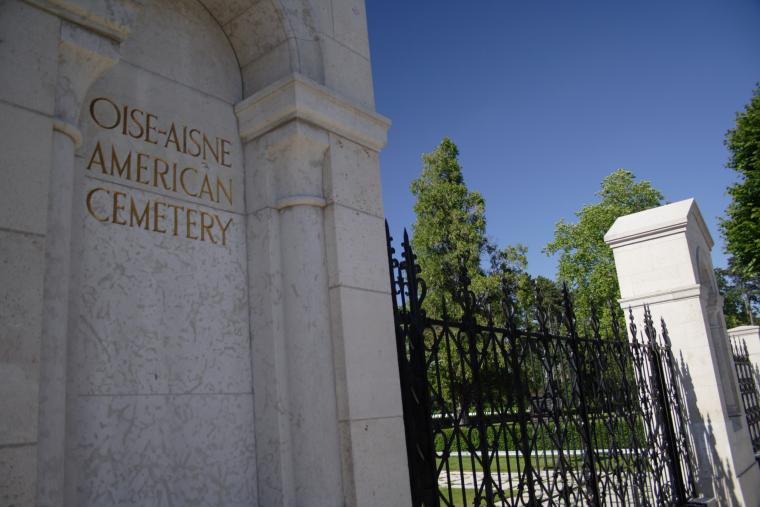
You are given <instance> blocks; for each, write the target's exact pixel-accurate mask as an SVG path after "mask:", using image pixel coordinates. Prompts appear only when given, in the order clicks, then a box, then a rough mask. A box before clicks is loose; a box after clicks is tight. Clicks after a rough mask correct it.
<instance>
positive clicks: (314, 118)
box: [235, 74, 410, 507]
mask: <svg viewBox="0 0 760 507" xmlns="http://www.w3.org/2000/svg"><path fill="white" fill-rule="evenodd" d="M235 109H236V112H237V114H238V119H239V122H240V135H241V137H242V139H243V141H244V143H245V163H246V178H247V181H246V206H247V213H248V220H249V222H248V234H249V236H248V252H249V293H250V294H251V298H250V300H251V312H250V313H251V330H252V335H253V336H252V340H253V371H254V393H255V407H256V425H255V427H256V441H257V447H258V448H257V453H258V470H259V492H260V498H259V501H260V504H261V505H301V504H305V503H308V504H309V505H315V506H325V507H327V506H333V505H349V506H374V505H378V506H380V505H406V504H409V503H410V499H409V497H408V495H409V488H408V473H407V468H406V466H407V465H406V451H405V448H404V439H403V434H404V430H403V421H402V411H401V399H400V390H399V385H398V366H397V360H396V357H395V354H396V352H395V342H394V335H393V332H394V330H393V319H392V310H391V303H390V302H391V300H390V292H389V287H388V282H387V280H388V272H387V269H388V268H387V261H386V259H385V246H384V226H383V211H382V200H381V195H380V182H379V167H378V158H377V155H378V151H379V150H380V149H381V148H382V147H383V146H384V144H385V140H386V131H387V128H388V126H389V122H388V121H387V120H386V119H385V118H383V117H381V116H379V115H377V114H376V113H374V112H373V111H370V110H367V109H365V108H363V107H362V106H360V105H357V104H355V103H354V102H352V101H351V100H348V99H346V98H345V97H341V96H339V95H336V94H335V93H334V92H333V91H331V90H329V89H327V88H325V87H324V86H322V85H320V84H318V83H316V82H313V81H311V80H309V79H308V78H306V77H304V76H301V75H298V74H294V75H292V76H289V77H287V78H286V79H283V80H281V81H279V82H277V83H274V84H273V85H271V86H269V87H267V88H266V89H264V90H262V91H260V92H258V93H256V94H255V95H253V96H251V97H249V98H247V99H245V100H244V101H243V102H241V103H240V104H238V105H237V106H236V108H235ZM272 464H275V466H271V465H272Z"/></svg>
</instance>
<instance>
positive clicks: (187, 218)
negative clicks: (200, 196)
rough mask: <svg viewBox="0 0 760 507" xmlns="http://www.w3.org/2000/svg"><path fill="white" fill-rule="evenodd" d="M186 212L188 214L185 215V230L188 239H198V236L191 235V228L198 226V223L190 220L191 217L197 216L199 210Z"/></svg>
mask: <svg viewBox="0 0 760 507" xmlns="http://www.w3.org/2000/svg"><path fill="white" fill-rule="evenodd" d="M186 211H187V212H186V213H185V215H186V220H185V228H186V229H187V239H198V236H193V235H191V234H190V227H193V226H195V225H197V224H198V222H196V221H195V220H193V219H191V218H190V215H191V214H197V213H198V210H195V209H192V208H187V210H186Z"/></svg>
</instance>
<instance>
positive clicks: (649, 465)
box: [388, 232, 696, 507]
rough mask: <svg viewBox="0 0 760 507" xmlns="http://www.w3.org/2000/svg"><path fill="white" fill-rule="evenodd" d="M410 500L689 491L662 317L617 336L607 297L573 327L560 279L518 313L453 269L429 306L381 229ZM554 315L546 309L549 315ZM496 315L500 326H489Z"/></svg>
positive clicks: (659, 497)
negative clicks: (444, 295)
mask: <svg viewBox="0 0 760 507" xmlns="http://www.w3.org/2000/svg"><path fill="white" fill-rule="evenodd" d="M388 255H389V262H390V268H391V287H392V289H393V305H394V318H395V326H396V336H397V346H398V358H399V370H400V373H401V385H402V401H403V405H404V422H405V430H406V442H407V452H408V460H409V473H410V480H411V483H412V496H413V505H414V506H426V507H431V506H473V505H474V506H496V505H503V506H524V505H563V506H580V505H591V506H603V505H604V506H639V505H642V506H643V505H645V506H654V505H682V504H685V503H686V501H687V500H688V499H689V498H691V497H694V496H695V495H696V491H695V481H694V472H693V468H692V461H691V455H690V447H689V438H688V434H687V425H686V422H685V419H684V415H683V410H682V408H683V407H682V396H681V393H680V389H679V384H678V381H677V378H676V376H675V374H674V360H673V357H672V354H671V352H670V344H669V339H668V335H667V330H666V328H665V324H664V322H663V323H662V324H661V332H660V333H659V334H658V332H657V329H656V327H655V324H654V322H653V321H652V317H651V314H650V312H649V311H648V309H647V311H646V312H645V317H644V326H643V330H641V331H643V332H641V333H640V332H639V331H640V330H639V329H638V328H637V326H636V324H635V323H634V322H633V317H632V316H631V322H630V331H631V335H632V336H633V337H635V339H633V340H632V341H629V340H628V339H627V337H626V335H625V332H624V331H621V329H620V323H621V321H622V322H624V319H623V317H622V315H621V314H620V311H619V310H618V309H616V308H615V307H614V306H610V308H609V309H607V310H606V311H607V315H606V317H607V318H606V319H605V321H606V322H609V323H610V326H608V327H609V331H608V332H603V331H602V330H601V329H600V325H599V319H597V318H596V316H594V318H592V319H591V322H590V323H589V326H588V329H589V333H587V334H586V333H584V334H583V335H581V333H580V332H579V326H578V325H577V323H576V320H575V316H574V312H573V306H572V300H571V297H570V295H569V294H568V293H567V291H566V290H565V291H564V293H563V301H562V308H561V311H560V312H559V313H557V312H555V315H549V313H548V312H547V311H546V309H545V305H544V303H543V302H542V300H541V296H540V294H538V296H537V303H536V307H535V309H534V311H533V312H530V313H528V314H526V313H524V312H520V311H518V309H516V306H515V303H514V298H513V297H512V295H511V294H510V293H509V291H508V290H507V288H506V286H505V287H504V292H503V294H502V297H501V298H500V299H501V301H500V306H501V308H500V309H498V310H499V311H498V314H499V315H500V319H501V320H502V321H503V322H499V323H497V322H495V320H496V319H495V317H494V315H495V314H496V313H497V312H496V311H494V309H493V308H491V311H488V309H486V308H483V307H481V306H480V305H478V304H477V302H476V299H475V297H474V295H473V294H472V292H471V291H470V287H469V281H468V280H467V278H466V277H465V276H463V277H461V280H459V281H458V283H459V284H460V287H459V290H458V291H457V294H456V295H455V297H454V298H453V299H454V300H455V303H454V304H456V305H457V312H456V313H457V315H458V317H457V318H453V317H451V315H450V312H449V310H448V309H447V308H446V305H445V302H442V305H441V306H442V311H441V315H440V316H436V317H435V318H434V317H431V316H428V315H427V314H426V312H425V311H424V310H423V302H424V300H425V298H426V297H427V295H426V286H425V282H424V281H423V279H422V278H421V276H420V272H419V271H420V270H419V267H418V266H417V265H416V262H415V257H414V253H413V251H412V247H411V245H410V242H409V238H408V236H407V234H406V232H405V233H404V240H403V243H402V253H401V258H400V259H397V258H396V257H395V250H394V249H393V247H392V240H391V238H390V237H389V238H388ZM552 317H556V318H552ZM497 324H498V325H497Z"/></svg>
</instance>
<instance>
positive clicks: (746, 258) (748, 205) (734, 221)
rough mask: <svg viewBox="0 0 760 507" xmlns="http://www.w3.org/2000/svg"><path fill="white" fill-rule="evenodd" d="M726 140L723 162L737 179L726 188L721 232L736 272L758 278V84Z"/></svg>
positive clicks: (759, 212) (759, 191)
mask: <svg viewBox="0 0 760 507" xmlns="http://www.w3.org/2000/svg"><path fill="white" fill-rule="evenodd" d="M725 142H726V146H727V147H728V151H729V152H730V158H729V161H728V164H726V165H727V166H728V167H729V168H731V169H733V170H734V171H736V172H737V173H739V181H738V182H737V183H735V184H733V185H731V186H730V187H729V188H728V194H729V195H730V196H731V203H730V204H729V205H728V209H727V210H726V215H727V218H726V219H725V220H723V221H722V222H721V231H722V232H723V236H724V237H725V239H726V250H727V251H728V253H729V254H731V255H732V256H733V261H734V263H735V265H736V270H735V271H740V272H741V273H742V276H744V277H745V278H748V279H754V280H760V86H758V87H757V88H755V90H754V92H753V95H752V100H751V101H750V103H749V104H747V106H746V107H745V108H744V111H742V112H740V113H737V115H736V127H735V128H733V129H732V130H729V131H728V133H727V134H726V141H725Z"/></svg>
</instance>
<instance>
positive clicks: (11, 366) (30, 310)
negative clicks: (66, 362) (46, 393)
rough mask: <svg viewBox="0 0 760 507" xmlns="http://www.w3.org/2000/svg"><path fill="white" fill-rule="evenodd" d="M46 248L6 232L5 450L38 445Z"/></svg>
mask: <svg viewBox="0 0 760 507" xmlns="http://www.w3.org/2000/svg"><path fill="white" fill-rule="evenodd" d="M44 247H45V243H44V240H43V238H41V237H39V236H36V235H31V234H24V233H18V232H9V231H2V230H0V280H2V283H0V378H2V379H3V380H2V382H0V447H1V446H3V445H9V444H29V443H34V442H36V441H37V389H38V382H39V359H40V358H39V354H40V332H41V326H42V324H41V322H42V273H43V270H44V260H43V259H44Z"/></svg>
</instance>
